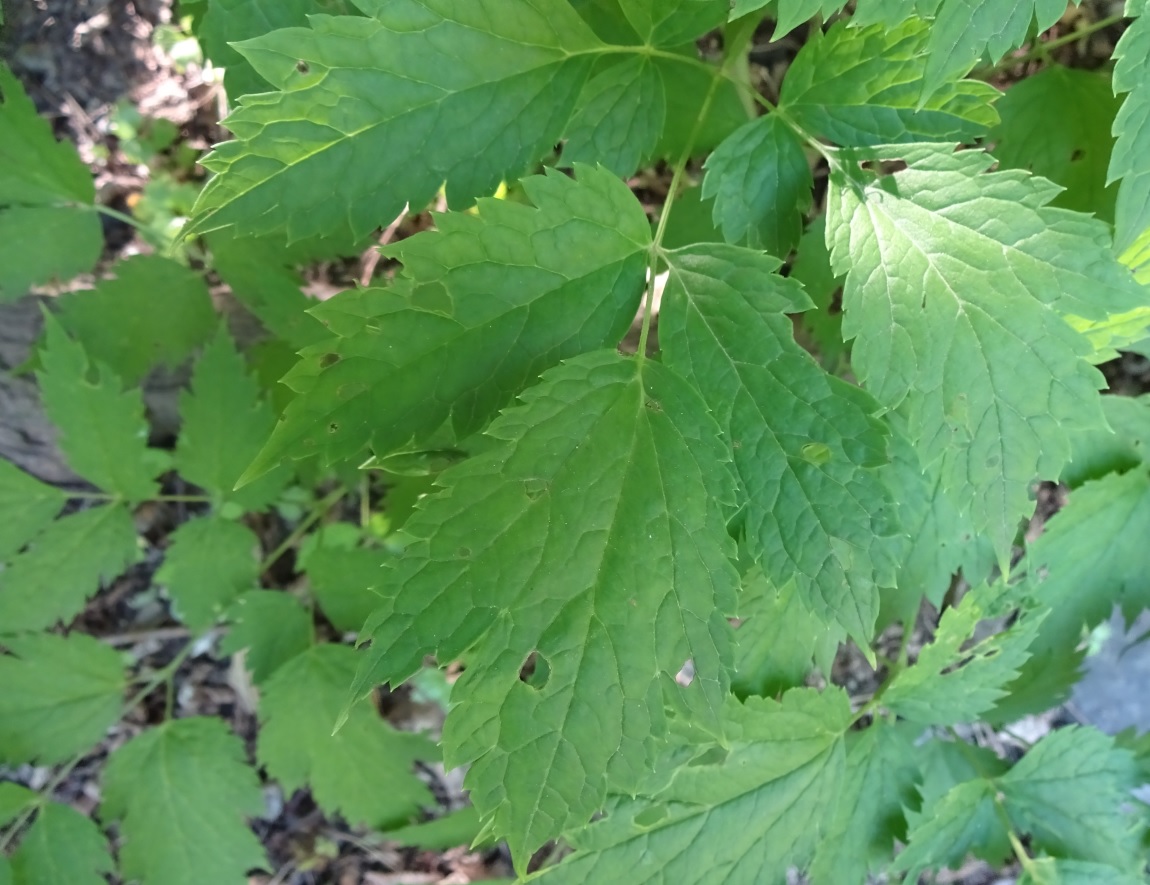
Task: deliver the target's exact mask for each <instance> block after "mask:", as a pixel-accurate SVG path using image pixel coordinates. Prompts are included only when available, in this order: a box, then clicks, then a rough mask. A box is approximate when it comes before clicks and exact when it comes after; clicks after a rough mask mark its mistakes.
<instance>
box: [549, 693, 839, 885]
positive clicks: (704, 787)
mask: <svg viewBox="0 0 1150 885" xmlns="http://www.w3.org/2000/svg"><path fill="white" fill-rule="evenodd" d="M727 712H728V724H727V726H726V731H727V733H728V741H727V742H726V745H725V746H724V747H723V748H722V749H717V748H715V749H717V751H714V752H709V753H705V754H700V755H698V756H696V758H695V759H693V760H691V763H690V764H688V765H683V766H681V767H679V768H678V769H677V770H676V771H675V772H674V774H673V775H672V776H671V780H670V783H669V784H668V785H667V786H666V788H664V789H663V790H662V791H660V792H659V793H657V794H656V795H655V796H654V797H653V799H651V800H643V799H640V800H637V801H628V800H622V801H621V802H620V803H619V804H618V805H617V806H615V807H614V808H613V809H612V810H611V812H610V813H609V814H608V815H607V817H606V818H605V819H603V820H601V821H598V822H596V823H594V824H592V825H591V826H590V827H588V828H587V829H585V830H583V831H581V832H580V833H579V834H578V835H577V837H575V838H574V844H575V852H574V854H572V855H571V856H570V857H569V858H568V859H566V860H565V861H564V862H563V863H561V864H559V865H558V866H556V867H553V868H551V869H549V870H546V871H544V872H543V873H542V874H541V875H540V876H538V877H537V878H535V879H532V881H538V882H540V883H542V885H564V883H572V885H574V883H580V882H602V881H610V880H612V879H614V878H616V877H617V871H620V870H626V871H627V873H626V876H627V881H628V882H633V883H635V885H642V883H663V882H676V883H683V885H720V883H725V882H762V883H766V885H774V883H783V882H786V881H787V877H786V870H787V867H788V866H792V865H793V866H802V865H804V864H805V863H806V862H807V861H808V860H809V858H810V856H811V854H812V853H813V852H814V850H815V847H816V845H817V843H818V842H819V840H820V839H821V838H823V834H822V833H821V832H820V831H821V828H822V824H823V822H824V821H825V819H826V815H827V814H828V813H829V810H830V807H831V805H832V804H833V802H834V797H835V794H836V792H837V790H838V788H839V786H840V781H841V778H842V774H843V744H842V733H843V731H844V730H845V729H846V727H847V723H848V721H849V719H850V705H849V703H848V701H847V697H846V694H845V693H843V692H842V691H841V690H838V689H828V690H827V691H825V692H823V693H822V694H819V693H817V692H814V691H812V690H810V689H796V690H793V691H790V692H787V693H786V694H785V695H784V696H783V699H782V701H781V702H778V701H773V700H768V699H764V698H748V699H747V701H746V702H745V704H742V705H740V704H738V703H737V702H734V701H731V702H730V703H729V705H728V711H727Z"/></svg>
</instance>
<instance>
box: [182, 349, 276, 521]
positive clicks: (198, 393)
mask: <svg viewBox="0 0 1150 885" xmlns="http://www.w3.org/2000/svg"><path fill="white" fill-rule="evenodd" d="M180 416H181V418H182V419H183V424H182V426H181V427H180V436H179V439H178V440H177V442H176V452H175V467H176V469H177V470H178V471H179V472H180V475H181V476H182V477H183V478H184V479H186V480H188V481H189V482H192V483H195V484H196V485H198V486H200V487H201V488H203V489H204V490H205V491H207V492H209V493H210V494H211V495H212V496H213V498H214V499H215V501H216V503H217V505H219V504H223V503H226V502H229V501H234V502H235V503H236V504H238V505H239V506H241V507H243V508H244V509H245V510H249V511H250V510H261V509H263V508H264V507H266V506H267V505H268V504H269V503H271V501H272V500H274V499H275V497H276V495H278V494H279V493H280V491H282V489H283V486H284V484H285V483H286V482H287V480H288V479H289V477H290V473H289V472H288V471H287V470H277V471H273V472H272V473H271V474H268V475H267V476H266V477H261V478H260V480H259V481H257V482H255V483H251V484H249V485H247V486H244V488H243V489H241V490H239V491H233V489H234V488H235V485H236V481H237V480H238V479H239V478H240V475H241V474H242V473H243V472H244V470H245V469H246V468H247V466H248V465H249V464H250V463H251V462H252V459H253V458H255V456H256V455H257V454H259V451H260V449H261V448H262V447H263V444H264V443H265V442H267V438H268V436H269V435H270V434H271V431H272V428H273V427H275V423H276V419H275V413H274V412H273V411H272V408H271V406H270V405H269V404H268V402H267V401H266V400H265V399H263V398H262V397H261V395H260V388H259V385H258V384H257V383H256V381H255V379H254V378H253V377H252V376H251V375H250V374H249V372H248V370H247V366H246V365H245V364H244V360H243V357H241V356H240V354H239V353H238V352H237V351H236V347H235V344H233V343H232V339H231V337H230V336H229V335H228V334H227V331H226V330H225V329H223V328H222V327H221V328H220V330H219V331H218V332H217V334H216V337H215V338H214V339H213V340H212V341H211V342H209V343H208V345H207V346H206V347H205V348H204V351H203V353H202V354H201V356H200V358H199V360H197V362H196V365H195V368H194V369H193V371H192V379H191V386H190V388H189V389H188V390H185V391H184V392H182V393H181V394H180Z"/></svg>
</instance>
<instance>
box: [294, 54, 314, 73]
mask: <svg viewBox="0 0 1150 885" xmlns="http://www.w3.org/2000/svg"><path fill="white" fill-rule="evenodd" d="M295 69H296V70H297V71H299V72H300V73H301V74H306V73H307V72H308V71H310V70H311V65H309V64H308V63H307V62H306V61H304V60H303V59H302V58H301V59H300V60H299V61H297V62H296V63H295Z"/></svg>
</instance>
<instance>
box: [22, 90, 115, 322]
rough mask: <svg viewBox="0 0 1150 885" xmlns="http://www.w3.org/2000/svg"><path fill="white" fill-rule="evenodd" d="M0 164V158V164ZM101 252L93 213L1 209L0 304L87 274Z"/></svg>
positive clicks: (40, 208) (67, 209) (63, 209)
mask: <svg viewBox="0 0 1150 885" xmlns="http://www.w3.org/2000/svg"><path fill="white" fill-rule="evenodd" d="M3 107H4V106H3V105H0V116H2V115H3ZM2 130H3V124H2V123H0V131H2ZM0 150H2V149H0ZM2 158H3V154H2V153H0V162H2ZM0 187H2V185H0ZM103 248H104V235H103V231H102V230H101V228H100V221H99V218H98V216H97V215H96V213H95V212H91V211H84V210H81V209H77V208H73V207H71V206H3V205H0V301H8V300H10V299H14V298H20V297H22V296H24V295H26V294H27V293H28V290H29V289H30V288H31V287H32V286H35V285H39V284H41V283H51V282H53V281H57V280H59V281H65V280H69V279H71V278H72V277H74V276H76V275H77V274H81V273H85V272H86V271H89V270H91V269H92V265H93V264H95V263H96V260H97V259H98V258H99V257H100V252H101V250H102V249H103Z"/></svg>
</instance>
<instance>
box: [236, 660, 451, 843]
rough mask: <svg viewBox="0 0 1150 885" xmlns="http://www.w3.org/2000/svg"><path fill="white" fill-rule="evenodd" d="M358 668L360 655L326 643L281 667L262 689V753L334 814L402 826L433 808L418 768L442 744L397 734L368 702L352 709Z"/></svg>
mask: <svg viewBox="0 0 1150 885" xmlns="http://www.w3.org/2000/svg"><path fill="white" fill-rule="evenodd" d="M358 663H359V655H358V654H357V653H356V652H355V650H354V649H351V648H348V647H347V646H343V645H334V644H332V643H324V644H322V645H317V646H313V647H312V648H310V649H308V650H307V651H305V652H303V654H300V655H297V656H296V657H294V658H292V659H291V660H290V661H288V662H287V663H285V664H283V665H282V666H280V667H279V668H278V669H277V670H276V671H275V672H274V673H273V674H272V675H271V677H270V678H269V679H268V680H267V681H266V682H264V683H263V685H262V686H261V687H260V721H261V723H262V725H261V728H260V732H259V748H258V750H257V754H258V756H259V760H260V762H261V763H263V765H265V766H266V767H267V771H268V774H270V775H271V776H272V777H274V778H276V780H278V781H279V782H280V783H281V784H282V785H283V787H284V789H285V790H286V791H287V792H291V791H293V790H297V789H299V788H300V787H303V786H305V785H307V786H310V787H311V792H312V795H313V796H314V797H315V800H316V802H317V803H318V804H319V806H320V808H322V809H323V810H324V811H325V812H327V813H328V814H336V813H338V814H340V815H342V816H343V817H344V818H346V819H347V821H348V822H349V823H352V824H366V825H367V826H370V827H380V826H388V825H395V824H397V823H403V822H406V821H407V820H408V819H409V818H410V817H411V816H412V815H413V814H414V813H415V812H416V811H418V810H419V807H420V806H421V805H430V804H433V798H432V795H431V793H430V791H429V790H428V789H427V787H426V786H424V784H423V782H422V781H420V780H419V779H418V778H416V777H415V774H414V772H413V771H412V766H413V764H414V763H415V761H416V760H420V759H433V758H435V755H436V749H435V745H434V744H433V743H432V742H431V741H429V740H428V739H427V738H425V737H422V736H421V735H416V734H410V733H407V732H402V731H396V730H395V729H393V728H392V727H391V726H390V725H388V724H387V722H386V721H384V719H383V718H382V717H380V715H379V714H378V713H377V712H376V710H375V707H374V705H373V704H372V702H371V700H370V699H368V698H361V699H360V700H359V701H357V702H355V703H354V704H352V706H351V707H350V708H347V687H348V686H349V685H351V683H352V681H353V680H354V679H355V671H356V667H357V665H358ZM345 708H347V709H346V718H344V719H343V722H342V724H341V725H340V728H339V731H337V732H336V733H335V734H332V729H333V728H334V727H335V723H336V720H337V719H339V718H340V714H341V711H344V710H345Z"/></svg>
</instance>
